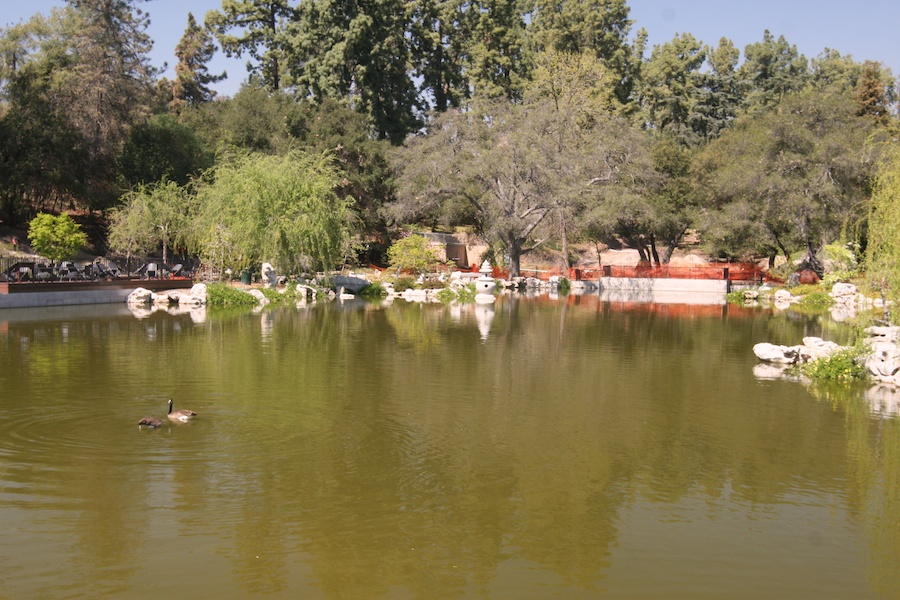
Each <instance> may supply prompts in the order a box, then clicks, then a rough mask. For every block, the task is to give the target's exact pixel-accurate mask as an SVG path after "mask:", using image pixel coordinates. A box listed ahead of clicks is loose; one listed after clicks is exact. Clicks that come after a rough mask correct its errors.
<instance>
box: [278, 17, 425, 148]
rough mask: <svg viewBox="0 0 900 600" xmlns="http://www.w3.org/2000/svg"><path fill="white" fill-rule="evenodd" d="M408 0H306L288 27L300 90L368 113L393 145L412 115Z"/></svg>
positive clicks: (413, 121) (411, 125)
mask: <svg viewBox="0 0 900 600" xmlns="http://www.w3.org/2000/svg"><path fill="white" fill-rule="evenodd" d="M410 5H411V3H408V2H403V1H401V0H309V1H307V2H303V3H301V5H300V8H299V19H298V21H297V22H296V23H295V24H294V25H293V26H292V27H291V28H290V30H289V31H288V34H287V35H286V38H287V39H288V40H290V47H291V57H292V62H291V64H292V65H293V67H294V68H293V70H292V77H293V80H294V82H295V84H296V86H297V87H298V89H299V90H300V95H301V96H303V97H309V98H311V99H312V100H313V101H317V102H321V101H324V100H325V99H335V100H339V101H341V102H345V103H346V104H347V105H348V106H353V107H354V108H355V109H356V110H358V111H359V112H361V113H363V114H366V115H368V116H369V117H370V118H371V119H372V123H373V124H374V126H375V131H376V132H377V134H378V136H379V137H380V138H382V139H387V140H390V141H391V142H392V143H394V144H399V143H400V142H402V141H403V139H404V138H405V137H406V136H407V134H408V133H409V132H410V131H413V130H415V129H416V128H417V127H418V125H419V121H418V119H417V117H416V113H417V111H418V108H419V100H418V97H417V94H416V86H415V83H414V82H413V80H412V78H411V77H410V72H409V65H410V63H411V61H412V56H411V53H410V41H409V39H408V36H407V33H408V32H409V29H410V23H411V18H412V15H411V7H410Z"/></svg>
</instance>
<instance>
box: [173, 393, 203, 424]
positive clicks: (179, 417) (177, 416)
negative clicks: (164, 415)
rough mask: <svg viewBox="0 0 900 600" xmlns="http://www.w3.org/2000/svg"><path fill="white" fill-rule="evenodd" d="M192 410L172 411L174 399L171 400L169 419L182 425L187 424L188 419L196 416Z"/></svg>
mask: <svg viewBox="0 0 900 600" xmlns="http://www.w3.org/2000/svg"><path fill="white" fill-rule="evenodd" d="M196 414H197V413H195V412H194V411H192V410H187V409H186V408H182V409H181V410H174V411H173V410H172V399H171V398H169V419H171V420H172V421H181V422H182V423H185V422H187V420H188V419H191V418H193V417H194V416H196Z"/></svg>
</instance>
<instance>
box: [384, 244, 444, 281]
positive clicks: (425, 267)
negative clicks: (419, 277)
mask: <svg viewBox="0 0 900 600" xmlns="http://www.w3.org/2000/svg"><path fill="white" fill-rule="evenodd" d="M387 256H388V263H389V264H390V265H391V267H393V268H395V269H397V270H398V271H410V272H412V273H418V274H421V273H426V272H428V271H430V270H431V269H432V268H433V267H434V266H435V265H436V264H437V263H438V262H439V261H438V257H437V254H435V252H434V249H432V247H431V245H429V243H428V240H426V239H425V238H424V237H423V236H421V235H409V236H407V237H405V238H402V239H399V240H397V241H396V242H394V243H393V244H392V245H391V247H390V248H388V251H387Z"/></svg>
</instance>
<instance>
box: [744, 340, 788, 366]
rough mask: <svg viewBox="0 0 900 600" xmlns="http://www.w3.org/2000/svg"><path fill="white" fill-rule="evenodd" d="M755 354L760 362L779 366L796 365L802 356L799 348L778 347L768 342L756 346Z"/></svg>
mask: <svg viewBox="0 0 900 600" xmlns="http://www.w3.org/2000/svg"><path fill="white" fill-rule="evenodd" d="M753 354H755V355H756V358H758V359H759V360H764V361H766V362H771V363H778V364H792V363H795V362H797V358H798V357H799V355H800V353H799V347H798V346H778V345H776V344H770V343H768V342H761V343H759V344H755V345H754V346H753Z"/></svg>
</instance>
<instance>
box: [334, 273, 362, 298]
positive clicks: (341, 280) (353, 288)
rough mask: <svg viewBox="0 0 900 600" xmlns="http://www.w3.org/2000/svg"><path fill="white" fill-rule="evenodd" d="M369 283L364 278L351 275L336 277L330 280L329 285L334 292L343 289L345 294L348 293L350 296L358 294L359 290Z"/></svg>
mask: <svg viewBox="0 0 900 600" xmlns="http://www.w3.org/2000/svg"><path fill="white" fill-rule="evenodd" d="M370 283H371V282H370V281H369V280H368V279H366V278H365V277H361V276H359V275H355V274H353V273H351V274H349V275H337V276H335V277H333V278H332V279H331V285H332V286H333V287H334V289H335V290H340V289H341V288H344V291H345V292H349V293H351V294H358V293H359V291H360V290H361V289H363V288H364V287H366V286H367V285H369V284H370Z"/></svg>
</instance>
